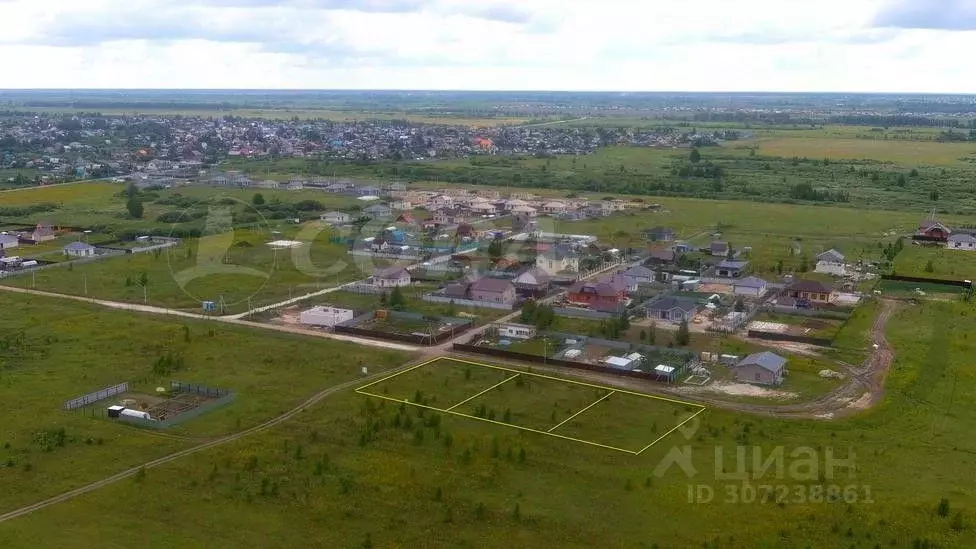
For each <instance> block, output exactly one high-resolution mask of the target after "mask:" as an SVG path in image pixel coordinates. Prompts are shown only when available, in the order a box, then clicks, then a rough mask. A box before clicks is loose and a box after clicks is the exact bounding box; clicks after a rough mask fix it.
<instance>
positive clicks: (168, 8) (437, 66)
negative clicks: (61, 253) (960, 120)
mask: <svg viewBox="0 0 976 549" xmlns="http://www.w3.org/2000/svg"><path fill="white" fill-rule="evenodd" d="M974 51H976V0H818V1H817V2H815V3H814V2H809V3H808V2H799V1H787V0H683V1H681V2H670V1H669V2H665V1H661V0H0V60H2V67H3V70H2V71H0V88H247V89H437V90H441V89H442V90H581V91H591V90H592V91H602V90H607V91H794V92H803V91H813V92H816V91H846V92H919V93H976V71H972V70H968V63H966V60H968V59H969V58H970V57H971V55H972V54H971V53H969V52H974Z"/></svg>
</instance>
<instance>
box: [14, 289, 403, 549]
mask: <svg viewBox="0 0 976 549" xmlns="http://www.w3.org/2000/svg"><path fill="white" fill-rule="evenodd" d="M0 308H3V310H6V311H17V313H16V314H5V315H3V316H2V317H0V333H2V334H3V336H2V337H0V341H2V343H0V401H2V402H3V403H4V412H3V414H2V417H3V420H2V421H0V446H2V448H0V474H2V475H3V478H4V480H3V483H4V490H3V491H2V492H0V509H3V510H9V509H12V508H15V507H17V506H18V505H23V504H27V503H30V502H32V501H36V500H38V499H43V498H44V497H47V496H51V495H54V494H56V493H59V492H61V491H64V490H67V489H70V488H72V487H75V486H78V485H81V484H84V483H85V482H89V481H93V480H96V479H98V478H102V477H105V476H108V475H110V474H112V473H114V472H117V471H120V470H122V469H125V468H127V467H131V466H133V465H134V464H138V463H141V462H143V461H148V460H149V459H152V458H154V457H159V456H161V455H163V454H166V453H169V452H171V451H174V450H177V449H180V448H183V447H186V446H188V445H191V444H193V443H194V441H199V440H200V439H201V438H207V437H214V436H218V435H223V434H228V433H232V432H235V431H238V430H241V429H246V428H248V427H252V426H254V425H256V424H258V423H261V422H263V421H265V420H267V419H269V418H271V417H274V416H277V415H278V414H280V413H282V412H283V411H285V410H288V409H290V408H292V407H294V406H295V405H297V404H298V403H300V402H302V401H303V400H305V399H306V398H308V397H309V396H310V395H311V394H312V393H314V392H315V391H316V390H319V389H320V388H324V387H327V386H329V385H331V384H335V383H339V382H341V381H346V380H350V379H355V377H356V376H357V375H359V371H360V365H366V366H368V367H369V368H370V369H372V370H375V371H382V370H383V369H385V368H389V367H390V366H392V365H394V364H397V363H399V362H402V361H403V360H405V359H406V355H405V354H404V353H399V352H394V351H386V350H381V349H376V348H367V347H361V346H357V345H352V344H346V343H340V342H335V341H330V340H322V339H308V338H301V337H298V336H290V335H287V334H280V333H277V332H264V331H258V330H253V329H247V328H239V327H232V326H226V325H222V324H221V325H218V324H212V323H205V322H200V321H190V320H186V321H174V320H169V319H160V318H154V317H148V316H141V315H138V314H132V313H125V312H116V311H108V310H105V309H101V308H95V307H92V306H89V305H86V304H83V303H78V302H74V301H61V300H55V299H50V298H39V297H33V296H20V295H16V294H9V293H6V292H0ZM162 356H172V357H180V358H182V362H183V366H182V367H181V368H178V369H175V370H174V371H171V372H169V373H165V372H155V373H154V364H155V363H156V361H157V360H158V359H159V358H160V357H162ZM171 379H176V380H180V381H184V382H192V383H200V384H204V385H209V386H216V387H224V388H228V389H231V390H233V391H235V392H237V395H238V396H237V399H236V400H235V401H234V402H233V403H231V404H230V405H228V406H225V407H222V408H220V409H217V410H214V411H212V412H210V413H208V414H205V415H203V416H201V417H199V418H196V419H193V420H191V421H188V422H186V423H183V424H181V425H179V426H178V427H174V428H172V429H170V430H169V431H167V432H165V433H157V432H155V431H149V430H143V429H138V428H134V427H130V426H127V425H122V424H119V423H116V422H113V421H110V420H107V419H104V418H102V417H98V418H91V417H86V415H85V414H84V413H83V412H81V411H79V412H73V413H66V412H63V411H62V409H61V405H62V402H63V401H65V400H68V399H70V398H73V397H77V396H81V395H83V394H86V393H90V392H93V391H96V390H99V389H101V388H103V387H107V386H110V385H115V384H117V383H120V382H122V381H129V382H130V383H131V384H132V386H133V389H134V390H136V391H141V392H144V393H153V392H154V389H155V387H157V386H158V385H167V386H168V383H169V381H170V380H171ZM62 428H63V429H64V431H65V433H66V435H67V439H68V440H67V441H65V442H64V444H63V446H62V445H55V447H53V448H52V447H49V446H48V445H47V443H46V441H44V440H42V439H43V438H44V437H45V434H46V433H52V432H55V431H57V430H58V429H62ZM174 435H176V436H174ZM4 466H6V467H7V468H4ZM10 467H13V468H10ZM15 471H16V474H14V472H15ZM5 546H6V545H5Z"/></svg>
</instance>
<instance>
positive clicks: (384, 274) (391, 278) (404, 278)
mask: <svg viewBox="0 0 976 549" xmlns="http://www.w3.org/2000/svg"><path fill="white" fill-rule="evenodd" d="M369 281H370V283H371V284H373V285H374V286H379V287H380V288H395V287H397V286H409V285H410V271H408V270H406V269H405V268H403V267H398V266H394V267H389V268H386V269H374V270H373V276H371V277H370V278H369Z"/></svg>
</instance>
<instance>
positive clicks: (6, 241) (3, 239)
mask: <svg viewBox="0 0 976 549" xmlns="http://www.w3.org/2000/svg"><path fill="white" fill-rule="evenodd" d="M17 246H20V239H19V238H17V236H16V235H12V234H6V233H4V234H0V250H9V249H10V248H16V247H17Z"/></svg>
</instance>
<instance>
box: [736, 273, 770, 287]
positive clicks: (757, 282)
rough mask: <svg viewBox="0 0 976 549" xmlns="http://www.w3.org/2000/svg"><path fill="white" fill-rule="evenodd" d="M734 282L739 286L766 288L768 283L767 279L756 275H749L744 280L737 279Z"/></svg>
mask: <svg viewBox="0 0 976 549" xmlns="http://www.w3.org/2000/svg"><path fill="white" fill-rule="evenodd" d="M732 284H733V286H739V287H742V288H765V287H766V284H767V283H766V281H765V280H763V279H761V278H758V277H755V276H747V277H745V278H743V279H742V280H737V281H735V282H733V283H732Z"/></svg>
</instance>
